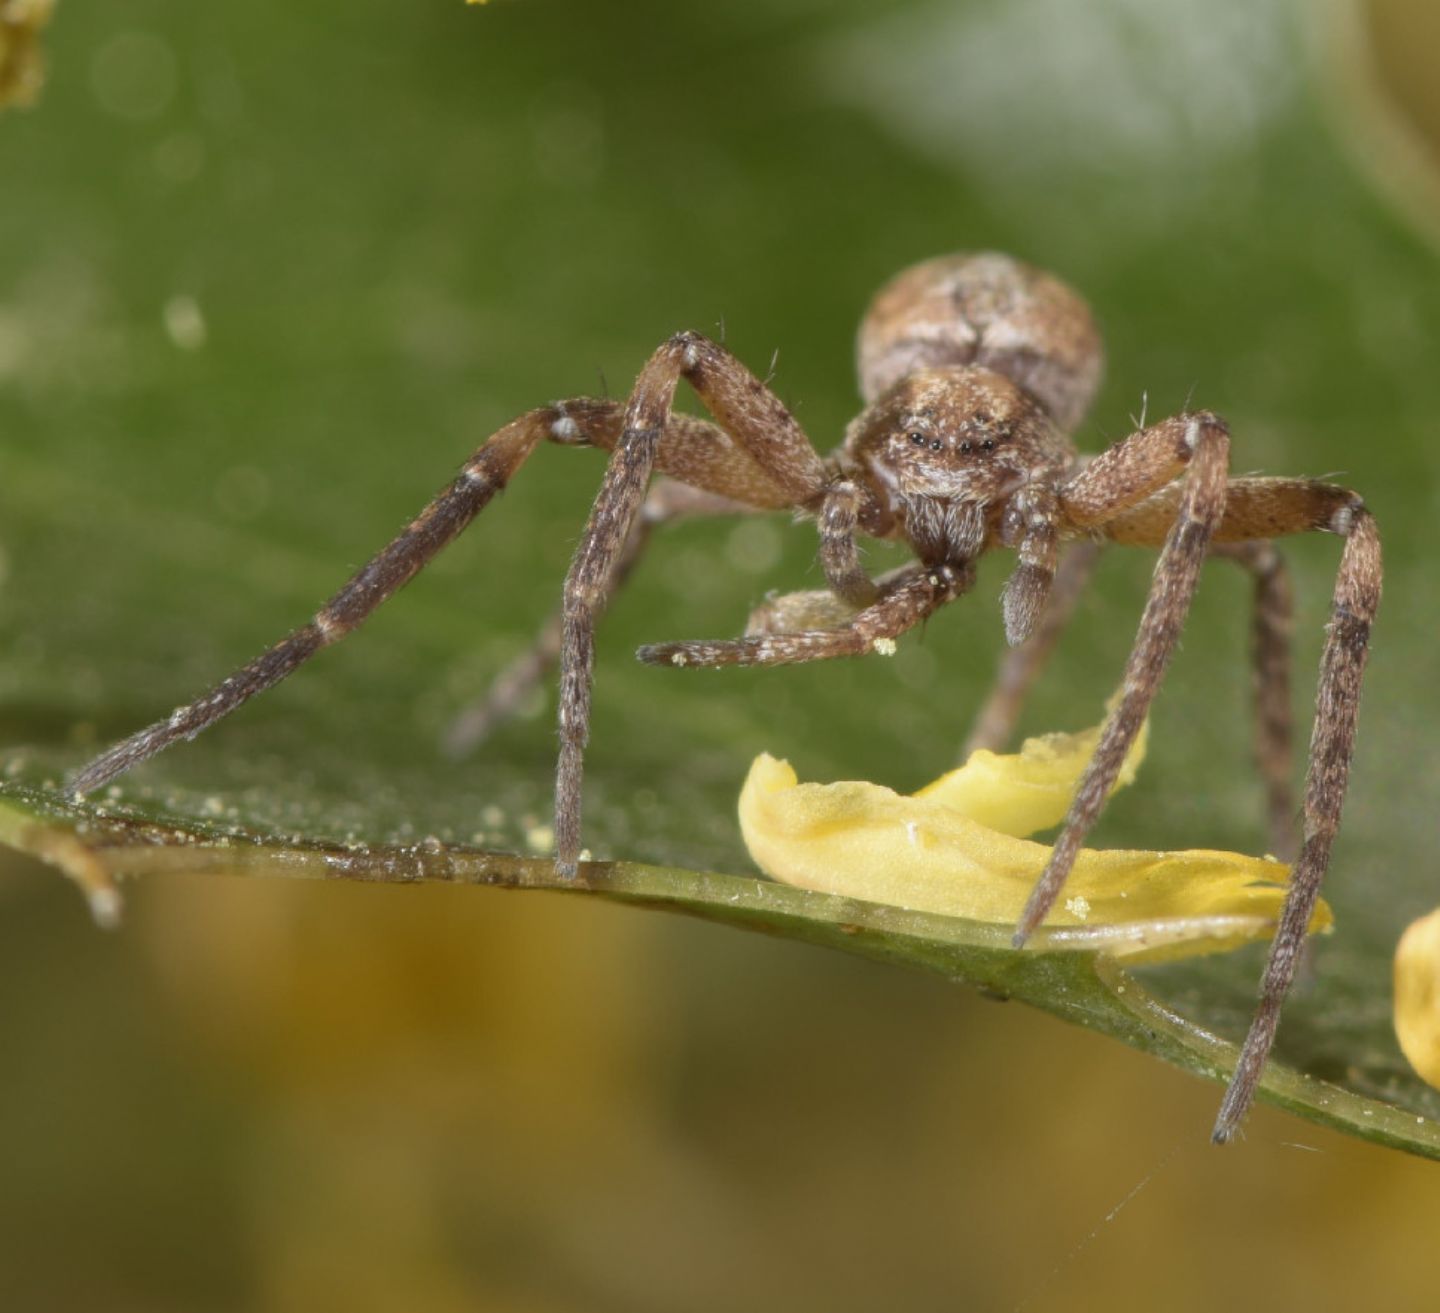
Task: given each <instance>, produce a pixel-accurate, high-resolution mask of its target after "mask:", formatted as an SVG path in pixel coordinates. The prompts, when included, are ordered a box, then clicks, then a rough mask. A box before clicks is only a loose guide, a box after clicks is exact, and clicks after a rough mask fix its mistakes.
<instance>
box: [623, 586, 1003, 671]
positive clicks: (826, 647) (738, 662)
mask: <svg viewBox="0 0 1440 1313" xmlns="http://www.w3.org/2000/svg"><path fill="white" fill-rule="evenodd" d="M974 579H975V572H974V569H973V567H971V566H969V565H964V566H959V565H942V566H928V567H927V566H923V565H915V566H907V567H905V568H904V569H902V570H899V571H897V572H896V573H895V574H894V575H891V576H888V577H887V578H886V579H885V580H882V581H881V584H880V586H879V587H880V594H881V595H880V598H879V600H878V601H876V602H874V603H872V604H871V605H870V606H867V607H865V608H864V609H862V610H860V611H857V612H855V613H854V614H853V615H851V616H850V617H848V618H847V619H845V620H843V622H842V623H840V624H837V625H836V626H835V627H834V628H828V629H808V630H801V631H799V632H796V633H768V632H767V633H760V634H750V635H747V636H746V637H744V638H730V639H717V640H705V639H698V640H686V641H681V642H676V643H649V644H647V645H646V646H644V647H642V648H641V649H640V650H639V651H638V652H637V653H636V656H638V657H639V658H640V660H641V661H643V662H645V663H646V664H647V665H652V666H702V667H707V668H711V669H713V668H716V667H719V666H783V665H795V664H798V663H800V662H804V661H828V660H830V659H831V658H834V657H845V656H864V655H865V654H866V653H867V652H886V651H893V650H894V647H893V645H894V640H895V639H896V638H898V637H899V636H900V635H901V634H903V633H904V632H905V631H906V630H907V629H913V628H914V627H915V626H916V625H918V624H919V623H920V622H921V621H922V620H924V619H926V618H927V617H928V616H931V615H933V614H934V613H935V612H936V611H938V610H939V609H940V608H941V607H942V606H944V605H945V604H946V603H947V602H951V601H953V600H954V599H955V598H957V597H959V596H960V595H961V594H962V593H964V592H966V591H967V590H968V589H969V588H970V586H971V584H972V583H973V582H974Z"/></svg>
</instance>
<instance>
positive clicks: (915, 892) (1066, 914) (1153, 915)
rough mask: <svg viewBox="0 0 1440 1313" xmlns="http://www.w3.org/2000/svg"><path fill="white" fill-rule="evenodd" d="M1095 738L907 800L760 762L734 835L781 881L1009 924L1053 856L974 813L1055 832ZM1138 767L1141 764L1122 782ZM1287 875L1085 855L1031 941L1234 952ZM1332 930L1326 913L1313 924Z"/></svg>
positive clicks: (1272, 866)
mask: <svg viewBox="0 0 1440 1313" xmlns="http://www.w3.org/2000/svg"><path fill="white" fill-rule="evenodd" d="M1094 741H1095V732H1094V731H1089V732H1087V734H1084V735H1064V736H1055V737H1054V738H1051V739H1049V740H1031V742H1030V743H1028V744H1026V747H1025V750H1023V751H1022V752H1020V753H1019V754H1015V755H1001V754H996V753H984V754H978V753H977V754H975V755H974V756H972V757H971V760H970V762H968V763H967V764H966V766H965V767H962V768H961V769H960V770H959V771H952V772H951V773H950V774H949V775H947V776H945V777H944V778H942V779H941V780H937V781H936V782H935V783H934V784H932V785H930V786H929V787H928V788H925V789H922V790H921V791H920V792H919V793H918V794H916V795H915V796H913V797H906V796H904V795H901V794H898V793H895V792H894V791H893V790H891V789H887V788H884V787H883V786H881V785H878V784H868V783H864V782H861V781H846V782H841V783H836V784H801V783H799V782H798V780H797V777H796V774H795V771H794V770H793V769H792V768H791V766H790V765H789V763H788V762H784V761H778V760H776V759H775V758H774V757H772V756H769V755H768V754H762V755H761V756H759V757H757V758H756V759H755V762H754V764H753V765H752V766H751V768H750V774H749V777H748V778H747V779H746V781H745V786H744V788H743V790H742V791H741V794H740V827H741V830H742V832H743V834H744V836H745V843H746V846H747V847H748V848H749V850H750V855H751V857H752V858H754V860H755V862H756V864H757V865H758V866H759V867H760V869H761V870H762V871H764V872H765V873H766V874H767V875H769V876H771V877H772V878H773V879H776V880H779V881H782V882H783V883H785V884H792V885H798V886H800V887H801V888H805V889H814V890H818V891H821V892H825V893H835V894H843V895H846V896H848V897H852V898H863V899H866V900H867V901H870V902H877V903H888V904H891V905H893V906H897V907H904V908H909V909H911V910H914V911H924V912H937V913H940V914H941V915H944V916H955V917H963V918H966V919H968V920H973V921H984V922H992V923H997V924H1001V925H1014V924H1015V923H1016V921H1018V920H1019V917H1020V911H1021V909H1022V908H1023V907H1024V905H1025V900H1026V899H1027V898H1028V897H1029V895H1030V891H1031V889H1032V888H1033V887H1034V884H1035V881H1036V880H1037V879H1038V878H1039V876H1040V873H1041V871H1043V870H1044V868H1045V864H1046V862H1047V861H1048V860H1049V857H1050V848H1049V847H1048V846H1047V845H1045V844H1040V843H1035V842H1033V841H1030V840H1027V839H1023V838H1018V837H1015V835H1014V834H1008V833H1004V832H1002V830H1001V829H1000V828H994V827H992V825H989V824H982V823H981V822H980V820H978V819H976V818H977V817H984V818H986V819H988V820H990V821H991V822H993V823H994V825H995V826H1001V825H1003V826H1005V827H1006V828H1014V829H1018V830H1026V831H1028V830H1030V829H1035V828H1039V827H1040V826H1042V825H1046V824H1054V823H1055V821H1056V820H1058V819H1059V818H1060V817H1061V816H1062V815H1063V813H1064V810H1065V807H1066V805H1068V802H1069V794H1070V793H1071V792H1073V790H1074V787H1075V782H1076V780H1077V779H1078V777H1079V775H1080V772H1081V771H1082V770H1083V769H1084V767H1085V763H1086V761H1088V759H1089V753H1090V749H1091V748H1092V747H1093V744H1094ZM1036 744H1042V745H1045V746H1043V748H1037V747H1036ZM1077 745H1079V746H1078V747H1077ZM977 757H982V758H983V760H981V761H980V762H979V764H978V765H977V764H976V758H977ZM1135 764H1138V754H1137V755H1136V756H1135V759H1134V760H1133V761H1132V762H1131V763H1129V767H1128V768H1129V770H1130V773H1132V774H1133V768H1134V765H1135ZM1288 876H1289V868H1288V867H1286V866H1285V865H1283V864H1282V863H1279V862H1273V861H1266V860H1262V859H1259V858H1254V857H1244V856H1241V855H1239V854H1235V853H1224V852H1212V851H1208V850H1196V851H1189V852H1127V851H1097V850H1095V849H1085V850H1084V851H1082V852H1081V854H1080V856H1079V858H1078V859H1077V860H1076V863H1075V867H1074V869H1073V871H1072V872H1071V874H1070V878H1069V880H1068V881H1067V883H1066V885H1065V889H1064V892H1063V893H1062V894H1061V898H1060V902H1059V903H1058V904H1057V905H1056V907H1055V909H1054V911H1052V912H1051V914H1050V917H1049V918H1048V919H1047V921H1046V923H1045V931H1044V932H1042V936H1041V938H1042V939H1043V941H1044V942H1045V944H1046V946H1048V947H1069V948H1076V949H1087V950H1093V951H1104V952H1109V953H1114V954H1116V955H1123V956H1126V957H1128V958H1130V959H1131V960H1136V959H1140V958H1144V959H1147V960H1157V959H1160V958H1169V957H1181V956H1187V955H1190V954H1194V953H1210V952H1218V951H1221V950H1224V949H1229V948H1236V947H1239V946H1240V945H1241V944H1244V943H1248V942H1249V941H1251V940H1254V939H1267V938H1269V937H1270V936H1271V935H1272V934H1273V933H1274V929H1275V923H1276V920H1277V919H1278V916H1279V912H1280V905H1281V903H1282V901H1283V900H1284V896H1285V888H1284V882H1285V880H1286V879H1287V878H1288ZM1331 920H1332V918H1331V914H1330V909H1329V908H1328V907H1327V906H1326V905H1325V904H1324V903H1321V904H1319V905H1318V906H1317V908H1316V911H1315V914H1314V916H1313V917H1312V919H1311V923H1310V928H1311V930H1312V931H1314V930H1320V929H1326V928H1328V927H1329V926H1330V924H1331Z"/></svg>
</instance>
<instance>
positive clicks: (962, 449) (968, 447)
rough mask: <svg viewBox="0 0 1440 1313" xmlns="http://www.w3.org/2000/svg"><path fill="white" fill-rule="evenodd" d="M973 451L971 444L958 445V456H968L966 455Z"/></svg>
mask: <svg viewBox="0 0 1440 1313" xmlns="http://www.w3.org/2000/svg"><path fill="white" fill-rule="evenodd" d="M973 450H974V448H973V447H972V446H971V444H970V443H968V442H962V443H961V444H960V454H961V455H962V456H968V455H969V454H970V453H971V451H973Z"/></svg>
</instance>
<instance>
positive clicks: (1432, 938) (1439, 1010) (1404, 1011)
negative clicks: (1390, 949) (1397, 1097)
mask: <svg viewBox="0 0 1440 1313" xmlns="http://www.w3.org/2000/svg"><path fill="white" fill-rule="evenodd" d="M1395 1037H1396V1039H1398V1040H1399V1041H1400V1048H1401V1049H1402V1050H1403V1052H1404V1054H1405V1056H1406V1057H1407V1058H1408V1059H1409V1060H1410V1065H1411V1066H1412V1067H1414V1068H1415V1070H1416V1071H1417V1072H1418V1073H1419V1074H1420V1077H1421V1079H1423V1080H1425V1081H1426V1082H1428V1083H1429V1084H1431V1085H1434V1086H1435V1087H1436V1088H1437V1089H1440V909H1437V910H1436V911H1434V912H1431V913H1430V915H1429V916H1422V917H1421V918H1420V919H1419V920H1418V921H1413V922H1411V924H1410V925H1409V926H1408V927H1407V928H1406V930H1405V933H1404V934H1403V935H1401V936H1400V943H1399V945H1398V946H1397V947H1396V949H1395Z"/></svg>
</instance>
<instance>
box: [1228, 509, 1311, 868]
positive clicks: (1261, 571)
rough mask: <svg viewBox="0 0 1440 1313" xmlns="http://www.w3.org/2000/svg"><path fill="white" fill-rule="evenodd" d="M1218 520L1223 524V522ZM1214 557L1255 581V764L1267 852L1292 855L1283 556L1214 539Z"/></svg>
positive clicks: (1289, 617) (1267, 547) (1289, 601)
mask: <svg viewBox="0 0 1440 1313" xmlns="http://www.w3.org/2000/svg"><path fill="white" fill-rule="evenodd" d="M1223 523H1224V522H1223V521H1222V526H1223ZM1210 554H1211V555H1212V556H1218V557H1222V558H1224V559H1225V560H1227V561H1234V562H1235V564H1236V565H1238V566H1240V568H1241V569H1243V570H1245V571H1247V572H1248V573H1249V575H1250V578H1251V581H1252V584H1253V590H1254V591H1253V599H1252V602H1251V611H1250V682H1251V688H1252V698H1253V701H1254V717H1255V765H1256V767H1257V769H1258V770H1259V772H1260V778H1261V779H1262V780H1263V781H1264V784H1265V815H1266V820H1267V824H1268V829H1269V834H1270V851H1271V852H1272V853H1274V854H1275V856H1276V857H1278V858H1280V860H1281V861H1284V862H1291V861H1294V859H1295V852H1296V848H1297V842H1296V834H1295V790H1294V786H1293V785H1292V783H1291V770H1292V767H1293V765H1294V755H1295V754H1294V738H1295V733H1294V730H1295V724H1294V716H1293V715H1292V713H1291V707H1290V664H1291V662H1290V638H1291V633H1292V631H1293V629H1294V620H1295V598H1294V591H1293V589H1292V588H1291V586H1290V571H1289V570H1288V569H1286V567H1285V558H1284V557H1283V556H1282V555H1281V554H1280V553H1279V551H1277V550H1276V547H1275V544H1274V543H1272V542H1270V541H1268V540H1263V539H1262V540H1260V541H1258V542H1240V543H1218V544H1216V545H1215V546H1214V547H1212V548H1211V550H1210Z"/></svg>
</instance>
